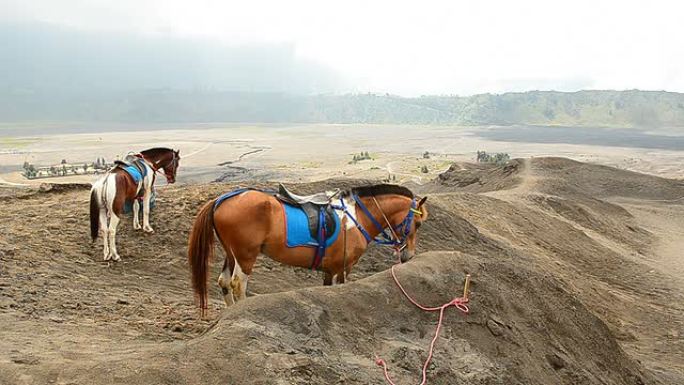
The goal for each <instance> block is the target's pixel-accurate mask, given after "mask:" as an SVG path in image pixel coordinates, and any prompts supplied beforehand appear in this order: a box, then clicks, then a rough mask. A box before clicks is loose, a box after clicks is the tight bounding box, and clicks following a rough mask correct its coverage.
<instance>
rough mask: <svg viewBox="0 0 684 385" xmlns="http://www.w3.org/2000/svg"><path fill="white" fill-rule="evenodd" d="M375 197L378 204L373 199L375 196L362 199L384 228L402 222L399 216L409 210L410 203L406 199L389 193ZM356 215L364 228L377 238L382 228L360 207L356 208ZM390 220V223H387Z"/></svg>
mask: <svg viewBox="0 0 684 385" xmlns="http://www.w3.org/2000/svg"><path fill="white" fill-rule="evenodd" d="M375 199H376V201H377V204H376V203H375V201H374V200H373V197H367V198H365V197H364V198H361V199H360V200H361V202H362V203H363V204H364V206H366V208H367V209H368V211H370V213H371V215H373V218H375V220H376V221H377V222H378V223H379V224H380V226H381V227H382V228H383V229H386V228H388V227H390V226H392V227H394V226H396V225H398V224H399V223H400V222H401V218H399V217H400V216H401V215H402V213H403V212H404V211H406V210H407V207H408V205H409V204H410V203H408V202H404V199H400V198H397V197H393V196H389V195H387V196H379V197H375ZM378 206H380V207H378ZM380 210H382V211H380ZM383 214H384V215H383ZM356 215H357V218H359V220H360V222H361V225H362V226H363V227H364V229H366V231H367V232H368V234H369V235H370V236H371V237H372V238H375V237H376V236H377V235H378V234H380V232H381V230H380V229H378V228H377V226H376V225H375V224H374V223H373V221H372V220H371V219H370V218H368V217H367V216H366V214H365V213H363V211H362V210H361V209H360V208H357V209H356ZM388 221H389V225H388V223H387V222H388Z"/></svg>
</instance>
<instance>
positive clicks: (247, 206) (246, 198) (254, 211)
mask: <svg viewBox="0 0 684 385" xmlns="http://www.w3.org/2000/svg"><path fill="white" fill-rule="evenodd" d="M283 219H284V213H283V208H282V206H281V205H280V203H279V202H278V201H277V200H276V199H275V198H274V197H273V196H272V195H270V194H267V193H264V192H261V191H256V190H247V191H245V192H242V193H240V194H238V195H236V196H233V197H231V198H229V199H226V200H225V201H223V202H221V204H220V205H219V206H218V207H216V208H215V210H214V226H215V228H216V231H217V233H218V234H219V235H220V238H221V239H222V240H223V241H226V242H230V243H233V242H235V241H238V242H246V243H253V242H252V241H258V242H257V243H259V244H260V243H262V242H263V241H264V240H265V239H266V238H267V237H269V239H270V237H273V236H277V234H278V231H277V229H278V228H279V227H282V225H283ZM280 233H282V231H281V232H280ZM224 238H229V239H224Z"/></svg>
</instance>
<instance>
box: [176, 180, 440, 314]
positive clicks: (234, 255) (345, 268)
mask: <svg viewBox="0 0 684 385" xmlns="http://www.w3.org/2000/svg"><path fill="white" fill-rule="evenodd" d="M426 199H427V197H425V198H422V199H420V200H418V198H416V197H414V195H413V193H412V192H411V191H410V190H409V189H407V188H405V187H401V186H396V185H387V184H383V185H375V186H366V187H357V188H353V189H351V190H349V191H345V192H342V194H341V195H340V197H339V198H338V200H339V205H334V208H335V213H336V214H337V216H338V217H339V219H340V221H339V222H340V227H341V229H340V232H341V235H340V236H338V237H337V239H336V240H335V241H334V242H333V243H332V244H331V245H330V246H329V247H328V249H327V250H328V251H327V252H326V253H325V257H324V258H323V260H322V262H321V264H320V265H319V269H320V270H322V271H323V272H324V273H325V278H324V281H323V284H324V285H331V284H332V283H333V280H335V281H336V283H344V281H345V277H346V275H348V274H349V273H350V272H351V269H352V267H353V266H354V265H355V264H356V263H357V262H358V260H359V258H360V257H361V255H362V254H363V252H364V251H365V250H366V248H367V247H368V244H369V243H370V242H373V241H376V242H380V243H384V244H389V245H391V246H393V247H394V248H395V249H396V251H397V253H400V257H401V261H402V262H405V261H407V260H409V259H410V258H411V257H413V254H414V253H415V247H416V241H417V238H416V230H417V229H418V227H420V225H421V223H422V222H423V221H425V220H426V219H427V215H428V213H427V208H426V207H425V201H426ZM216 206H217V205H216V199H214V200H211V201H209V202H208V203H206V204H205V205H204V206H203V207H202V208H201V209H200V211H199V213H198V214H197V218H196V219H195V223H194V225H193V227H192V231H191V233H190V239H189V246H188V260H189V263H190V269H191V271H192V285H193V288H194V291H195V294H196V295H197V297H198V298H199V305H200V309H201V311H202V312H203V311H204V309H206V307H207V279H208V265H209V263H210V261H211V260H212V259H213V256H214V232H216V234H217V235H218V238H219V241H220V242H221V245H222V246H223V250H224V251H225V255H226V257H225V261H224V263H223V269H222V272H221V275H220V276H219V279H218V285H219V286H220V287H221V290H222V292H223V296H224V300H225V302H226V305H231V304H233V303H235V301H236V300H240V299H243V298H245V297H246V289H247V280H248V278H249V276H250V275H251V274H252V271H253V268H254V264H255V262H256V259H257V257H258V256H259V255H260V254H264V255H267V256H269V257H270V258H272V259H274V260H276V261H279V262H281V263H284V264H287V265H291V266H299V267H310V266H312V260H313V259H314V257H315V249H314V248H312V247H288V246H287V245H286V228H285V227H286V223H285V215H284V208H283V204H282V203H281V202H280V201H279V200H278V199H276V198H275V197H274V196H273V195H272V194H268V193H264V192H260V191H254V190H247V191H244V192H242V193H240V194H237V195H235V196H234V197H232V198H230V199H227V200H225V201H224V202H222V203H220V205H218V207H216ZM379 235H381V236H384V239H379V238H378V236H379ZM236 262H237V263H236Z"/></svg>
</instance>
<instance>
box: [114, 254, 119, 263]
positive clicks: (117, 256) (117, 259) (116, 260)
mask: <svg viewBox="0 0 684 385" xmlns="http://www.w3.org/2000/svg"><path fill="white" fill-rule="evenodd" d="M112 260H113V261H115V262H118V261H120V260H121V257H120V256H119V254H114V255H113V256H112Z"/></svg>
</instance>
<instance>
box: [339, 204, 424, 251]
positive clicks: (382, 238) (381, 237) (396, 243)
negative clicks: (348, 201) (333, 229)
mask: <svg viewBox="0 0 684 385" xmlns="http://www.w3.org/2000/svg"><path fill="white" fill-rule="evenodd" d="M351 196H352V198H353V199H354V202H355V203H356V205H357V206H358V207H360V208H361V211H363V213H364V215H366V217H367V218H368V219H370V221H371V222H372V223H373V226H375V228H376V229H377V230H378V231H379V232H380V233H379V234H378V235H377V236H376V237H375V238H373V237H371V236H370V234H369V233H368V231H367V230H366V229H365V228H364V227H363V225H361V223H360V222H359V221H357V220H356V218H354V216H353V215H352V214H351V213H350V212H349V208H348V207H347V205H345V203H344V198H343V197H340V204H339V205H332V206H333V208H334V209H335V210H341V211H344V213H345V215H346V216H347V217H349V218H350V219H351V220H352V222H354V225H356V228H357V229H359V231H360V232H361V234H363V237H364V238H366V242H367V243H371V242H375V243H377V244H380V245H386V246H393V247H394V248H395V249H396V250H397V251H401V250H402V249H404V248H405V247H406V239H407V238H408V234H409V233H410V232H411V224H412V223H413V219H414V216H415V214H420V213H421V212H420V211H419V210H418V208H417V207H416V200H415V199H413V200H411V207H410V208H409V212H408V214H406V217H405V218H404V220H403V221H402V222H401V223H399V224H398V225H396V226H394V227H393V226H392V224H391V223H390V222H389V219H387V216H386V215H385V212H384V211H382V208H381V207H380V204H379V203H378V201H377V199H375V196H373V197H372V198H373V201H375V204H376V205H377V207H378V210H380V213H381V214H382V216H383V218H384V219H385V222H386V223H387V227H385V226H383V225H381V224H380V222H378V220H377V219H375V217H374V216H373V214H371V212H370V210H368V207H366V205H364V204H363V202H362V201H361V199H360V198H359V196H358V195H356V194H352V195H351ZM401 228H403V231H402V233H401V237H399V235H398V234H397V231H398V230H399V229H401ZM387 229H389V231H390V233H389V234H388V233H387Z"/></svg>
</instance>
